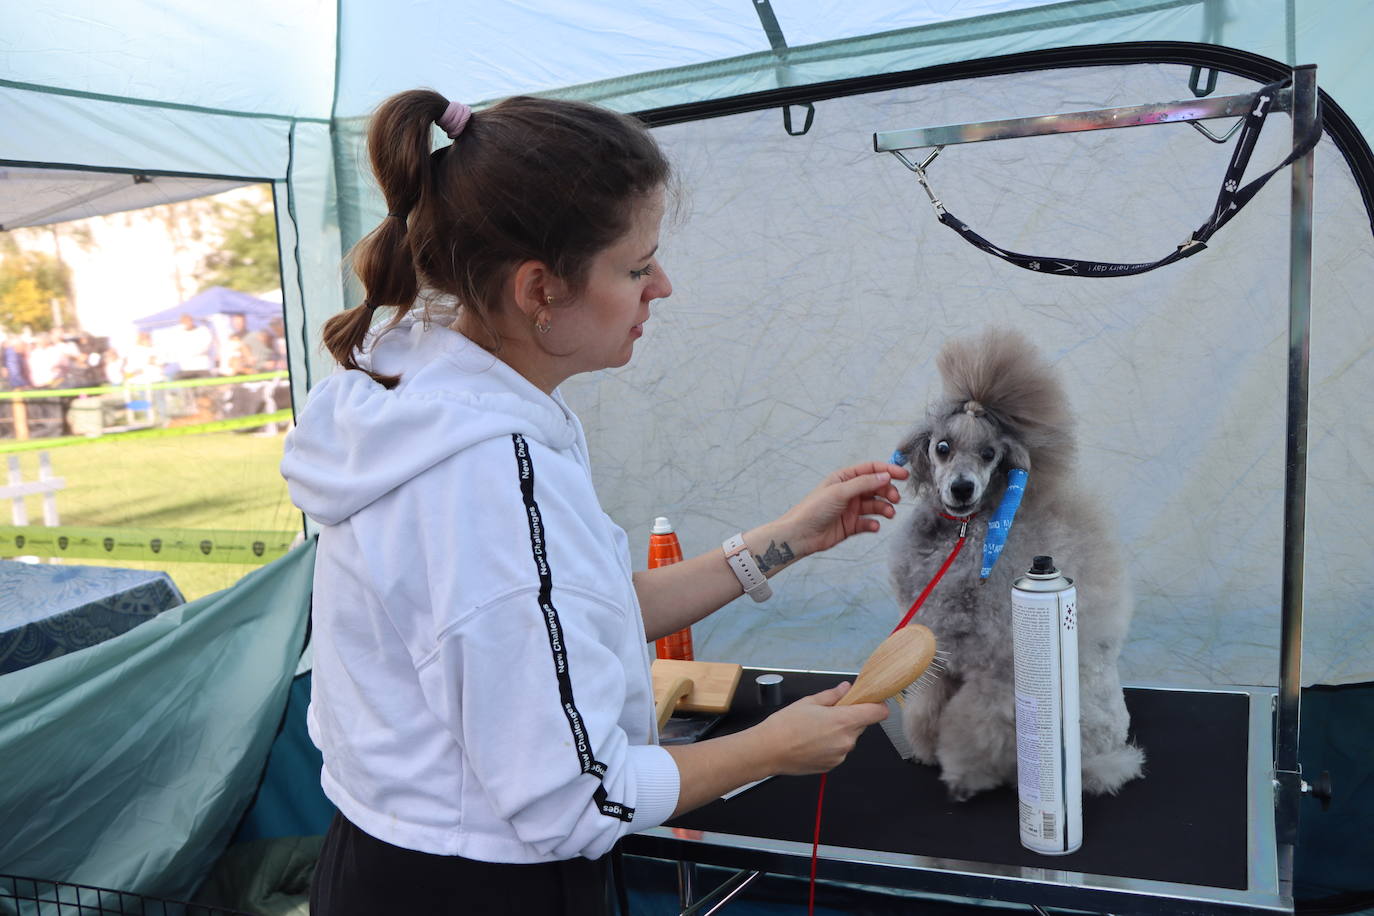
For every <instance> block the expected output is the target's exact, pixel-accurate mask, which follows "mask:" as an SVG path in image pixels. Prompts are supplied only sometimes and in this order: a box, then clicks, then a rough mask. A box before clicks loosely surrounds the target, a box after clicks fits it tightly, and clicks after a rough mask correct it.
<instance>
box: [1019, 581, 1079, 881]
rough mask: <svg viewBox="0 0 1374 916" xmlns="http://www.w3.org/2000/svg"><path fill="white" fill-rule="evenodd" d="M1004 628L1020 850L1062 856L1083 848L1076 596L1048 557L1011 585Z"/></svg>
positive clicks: (1070, 585)
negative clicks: (1011, 672) (1007, 629)
mask: <svg viewBox="0 0 1374 916" xmlns="http://www.w3.org/2000/svg"><path fill="white" fill-rule="evenodd" d="M1011 627H1012V635H1013V638H1014V640H1015V653H1016V655H1015V674H1016V782H1017V793H1018V796H1019V798H1020V802H1021V804H1020V809H1021V845H1022V846H1025V847H1026V848H1027V849H1029V850H1032V851H1033V852H1039V853H1044V854H1046V855H1065V854H1067V853H1070V852H1074V851H1075V850H1077V849H1078V847H1079V846H1081V845H1083V765H1082V749H1081V746H1080V734H1079V720H1078V591H1077V590H1076V589H1075V588H1074V587H1073V580H1072V579H1068V578H1065V577H1064V576H1062V575H1061V574H1060V573H1059V570H1057V569H1055V568H1054V560H1053V559H1051V558H1050V557H1036V558H1035V561H1034V563H1033V565H1032V566H1031V568H1030V570H1029V571H1028V572H1027V573H1026V574H1025V575H1024V576H1021V577H1020V578H1018V579H1017V580H1016V581H1015V582H1013V583H1012V587H1011Z"/></svg>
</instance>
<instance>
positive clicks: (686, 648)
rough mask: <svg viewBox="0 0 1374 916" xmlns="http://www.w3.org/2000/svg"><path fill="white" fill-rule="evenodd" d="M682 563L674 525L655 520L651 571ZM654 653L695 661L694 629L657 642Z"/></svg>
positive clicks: (680, 549) (665, 521) (651, 542)
mask: <svg viewBox="0 0 1374 916" xmlns="http://www.w3.org/2000/svg"><path fill="white" fill-rule="evenodd" d="M681 562H682V546H681V545H680V544H678V541H677V534H676V533H675V532H674V531H673V525H672V523H671V522H670V521H668V520H667V519H666V518H664V517H663V516H661V515H660V516H659V517H658V518H656V519H654V527H653V528H651V529H649V562H648V567H649V568H650V569H657V568H658V567H660V566H668V565H670V564H672V563H681ZM654 651H655V654H656V655H657V657H659V658H673V659H678V660H679V661H685V662H690V661H694V659H693V657H692V628H691V627H683V628H682V629H681V630H678V631H677V632H676V633H669V634H668V635H667V636H664V637H663V638H662V639H658V640H655V642H654Z"/></svg>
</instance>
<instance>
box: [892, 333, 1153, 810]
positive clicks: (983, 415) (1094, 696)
mask: <svg viewBox="0 0 1374 916" xmlns="http://www.w3.org/2000/svg"><path fill="white" fill-rule="evenodd" d="M937 363H938V366H939V369H940V375H941V377H942V378H943V380H944V396H943V398H942V399H941V400H940V401H939V402H938V403H937V404H936V405H935V406H934V408H932V409H931V411H930V413H929V415H928V417H927V418H926V420H925V422H924V423H922V424H921V425H920V426H918V427H917V428H916V429H915V430H914V431H913V432H912V433H911V434H910V435H909V436H908V437H907V438H906V440H905V441H903V442H902V444H901V446H900V447H899V448H898V451H899V452H901V453H902V455H904V456H905V457H906V459H907V460H908V462H909V464H910V468H911V482H910V486H911V489H912V491H913V492H914V495H915V497H916V498H915V500H913V502H914V504H915V505H914V508H912V510H911V515H910V517H909V518H908V519H906V520H905V522H904V525H903V527H902V529H901V530H900V532H899V533H898V535H897V536H896V537H895V538H894V544H893V553H892V559H891V576H892V584H893V587H894V589H895V591H896V594H897V596H898V598H899V599H900V600H901V601H903V602H904V603H905V604H906V605H909V604H910V603H911V602H912V601H913V600H914V599H915V597H916V596H917V595H919V594H920V593H921V591H922V590H923V589H924V588H925V587H926V585H927V584H928V583H929V582H930V581H931V580H932V578H934V576H935V574H936V572H937V571H938V570H939V568H940V566H941V564H942V563H944V561H945V558H946V557H947V556H948V555H949V553H950V551H951V549H952V548H953V546H954V544H955V543H956V541H957V539H958V536H959V528H960V523H959V522H958V521H953V520H951V519H950V518H948V517H947V516H956V517H959V518H963V517H968V516H972V518H971V520H970V522H969V526H968V540H967V541H966V543H965V546H964V548H963V551H962V553H961V555H960V556H959V557H958V558H957V559H956V561H955V562H954V563H953V564H952V565H951V567H950V569H949V571H948V572H947V573H946V574H945V576H944V578H943V579H942V580H941V581H940V583H939V585H937V586H936V587H935V590H934V592H933V593H932V594H931V595H930V597H929V598H928V599H927V600H926V603H925V605H924V606H923V607H922V608H921V610H920V611H919V612H918V613H917V615H916V617H915V618H914V620H915V621H917V622H919V623H923V624H925V625H926V626H927V627H929V628H930V629H931V630H933V631H934V632H935V637H936V640H937V643H938V645H939V648H940V652H941V655H942V656H947V657H948V661H947V663H946V667H947V669H948V670H947V672H946V673H945V675H944V676H943V677H942V678H940V679H938V680H936V681H934V682H933V683H932V684H930V685H929V686H928V687H926V688H925V689H924V690H923V691H920V692H918V693H916V694H915V696H914V697H912V698H911V699H909V700H908V701H907V702H906V703H905V705H904V709H903V714H902V725H903V728H904V729H905V731H906V734H907V736H908V738H909V739H910V740H911V744H912V746H913V747H914V748H915V751H916V753H915V760H916V761H917V762H919V763H926V764H935V765H938V766H939V767H940V779H941V780H942V781H943V782H944V783H945V785H946V786H947V787H948V789H949V793H950V796H951V797H952V798H954V799H956V800H960V801H962V800H963V799H966V798H968V797H970V796H971V795H973V794H975V793H977V792H981V791H982V790H984V789H991V788H993V787H995V786H1000V785H1004V784H1009V785H1015V784H1016V720H1015V702H1014V697H1013V684H1012V635H1011V583H1012V580H1013V579H1015V578H1016V577H1018V576H1020V575H1023V574H1024V573H1025V572H1026V570H1027V569H1029V568H1030V565H1031V560H1032V558H1033V557H1035V556H1036V555H1038V554H1048V555H1050V556H1052V557H1053V558H1054V561H1055V565H1056V566H1057V567H1058V568H1059V569H1061V570H1063V571H1064V574H1065V575H1067V576H1069V577H1070V578H1072V579H1074V580H1075V581H1074V584H1075V586H1076V587H1077V589H1078V603H1079V609H1080V611H1079V612H1080V614H1081V617H1080V620H1079V631H1078V652H1079V685H1080V695H1081V696H1080V703H1081V714H1082V739H1083V743H1082V751H1083V788H1084V791H1086V792H1090V793H1103V792H1111V793H1114V792H1116V791H1117V790H1118V789H1119V788H1121V786H1122V785H1123V784H1124V783H1125V782H1127V781H1128V780H1131V779H1134V778H1136V777H1137V776H1139V775H1140V774H1141V767H1142V765H1143V764H1144V761H1145V755H1144V754H1143V753H1142V752H1141V750H1140V748H1138V747H1136V746H1135V745H1134V744H1131V743H1130V742H1129V741H1128V740H1127V737H1126V733H1127V729H1128V727H1129V725H1130V717H1129V715H1128V714H1127V712H1126V704H1125V701H1124V699H1123V698H1122V693H1121V680H1120V676H1119V674H1118V672H1117V659H1118V657H1119V656H1120V654H1121V646H1122V643H1123V642H1124V641H1125V639H1126V631H1127V628H1128V627H1129V624H1130V619H1131V596H1130V592H1129V589H1128V583H1127V576H1126V570H1125V567H1124V566H1123V564H1122V558H1121V552H1120V548H1119V547H1118V545H1117V543H1116V539H1115V537H1114V536H1113V532H1112V526H1111V524H1109V520H1108V518H1107V517H1106V511H1105V507H1104V506H1103V505H1102V504H1101V503H1100V502H1099V501H1098V499H1097V498H1096V497H1095V496H1094V495H1093V494H1090V493H1087V492H1085V491H1084V490H1083V489H1082V487H1081V486H1080V485H1079V481H1078V480H1077V479H1076V478H1075V476H1074V474H1073V452H1074V446H1073V435H1072V421H1071V419H1070V415H1069V409H1068V403H1067V401H1066V399H1065V397H1064V392H1063V389H1062V388H1061V386H1060V384H1059V381H1058V379H1057V378H1056V377H1055V373H1054V372H1053V370H1052V369H1051V367H1050V365H1049V364H1048V363H1047V362H1046V361H1045V360H1044V359H1042V358H1041V357H1040V356H1039V354H1038V353H1037V352H1036V351H1035V349H1034V348H1033V347H1032V346H1031V345H1030V344H1029V342H1027V341H1026V340H1025V339H1024V338H1022V337H1020V336H1019V335H1016V334H1013V333H1008V332H1004V331H986V332H984V333H983V334H981V335H980V336H978V337H976V338H973V339H970V340H956V341H951V342H950V343H948V344H946V345H945V347H944V348H943V349H942V350H941V352H940V355H939V357H938V360H937ZM1016 467H1019V468H1023V469H1024V470H1026V471H1027V472H1028V474H1029V479H1028V480H1027V482H1026V487H1025V495H1024V498H1023V500H1022V503H1021V507H1020V510H1019V511H1018V513H1017V515H1016V520H1015V523H1014V524H1013V525H1012V528H1011V532H1010V534H1009V535H1008V537H1007V542H1006V548H1005V550H1004V551H1003V553H1002V556H1001V558H1000V559H999V560H998V561H997V564H996V565H995V566H994V567H993V570H992V574H991V575H990V576H989V577H988V578H987V579H986V580H980V579H979V571H980V567H981V554H982V547H983V539H984V537H985V535H986V534H987V526H988V520H989V517H990V516H991V513H992V511H993V510H994V509H995V508H996V507H997V505H998V503H999V502H1000V500H1001V498H1002V495H1003V493H1004V492H1005V490H1006V486H1007V471H1008V470H1010V469H1011V468H1016Z"/></svg>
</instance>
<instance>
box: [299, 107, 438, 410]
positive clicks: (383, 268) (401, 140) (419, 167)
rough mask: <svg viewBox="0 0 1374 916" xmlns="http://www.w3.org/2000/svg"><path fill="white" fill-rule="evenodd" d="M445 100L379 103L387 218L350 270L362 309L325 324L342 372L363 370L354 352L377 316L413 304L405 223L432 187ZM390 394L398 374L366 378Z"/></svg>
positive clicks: (376, 155)
mask: <svg viewBox="0 0 1374 916" xmlns="http://www.w3.org/2000/svg"><path fill="white" fill-rule="evenodd" d="M448 105H449V103H448V100H447V99H445V98H444V97H443V96H442V95H440V94H439V93H437V92H433V91H431V90H428V89H414V90H411V91H409V92H402V93H400V94H398V95H394V96H392V97H391V98H389V99H387V100H386V101H385V102H383V103H382V105H381V107H379V108H378V109H377V111H376V113H375V114H374V115H373V117H372V121H371V124H370V125H369V127H368V131H367V146H368V150H369V153H370V156H371V159H372V171H373V173H374V174H375V175H376V176H377V183H378V184H379V185H380V186H381V190H382V196H383V197H384V198H385V200H386V206H387V216H386V218H385V219H383V220H382V221H381V223H380V224H379V225H378V226H377V227H376V228H375V229H373V230H372V231H371V232H369V233H368V234H367V235H366V236H364V237H363V238H362V240H361V241H359V242H358V244H357V245H355V246H354V248H353V251H352V253H351V255H350V260H351V261H352V264H353V270H354V272H355V273H357V275H358V279H359V280H360V281H362V285H363V290H364V299H363V302H362V304H361V305H359V306H357V307H355V308H352V309H349V310H348V311H346V312H341V313H340V314H338V315H335V316H334V317H333V318H330V319H329V320H328V321H327V322H325V325H324V345H325V347H327V348H328V350H329V352H330V353H331V354H333V356H334V358H335V359H336V360H338V361H339V364H340V365H342V366H343V367H344V368H345V369H357V368H360V367H359V366H358V363H357V353H358V350H359V349H360V348H361V347H362V345H363V343H364V342H365V341H366V340H367V335H368V332H369V331H370V330H371V328H372V321H373V318H374V314H375V310H376V309H377V308H379V307H382V306H389V307H392V308H395V309H397V312H396V314H395V315H394V316H393V317H392V319H391V320H392V323H393V324H394V323H395V322H396V321H398V320H399V319H400V318H401V316H402V315H404V314H405V313H406V312H408V311H409V310H410V308H411V306H412V305H413V304H414V303H415V299H416V296H417V295H418V294H419V291H420V290H419V279H418V278H417V277H416V275H415V259H414V252H413V250H412V247H411V240H410V238H409V237H408V227H407V222H406V220H407V217H408V216H409V215H410V212H411V211H412V210H414V209H415V207H416V205H417V204H418V203H419V202H420V200H421V199H423V198H424V197H426V196H427V195H429V194H431V193H432V189H433V187H434V183H435V181H434V175H433V165H432V162H431V156H432V153H431V147H432V143H433V140H432V135H433V134H432V132H433V127H434V122H435V121H436V120H437V119H438V118H440V117H442V116H443V114H444V112H445V111H446V110H447V108H448ZM369 374H370V375H372V377H373V378H374V379H376V380H377V381H379V382H381V383H382V384H383V385H386V387H388V388H392V387H394V386H395V385H396V382H397V380H398V379H397V377H396V376H383V375H378V374H377V373H369Z"/></svg>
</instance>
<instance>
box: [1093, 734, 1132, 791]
mask: <svg viewBox="0 0 1374 916" xmlns="http://www.w3.org/2000/svg"><path fill="white" fill-rule="evenodd" d="M1144 768H1145V752H1144V751H1142V750H1141V749H1140V748H1138V747H1136V746H1135V745H1134V744H1123V745H1121V746H1120V747H1118V748H1113V749H1112V750H1110V751H1104V752H1102V753H1100V754H1093V755H1092V756H1090V757H1085V758H1084V760H1083V791H1084V792H1086V793H1088V794H1089V795H1115V794H1116V793H1117V791H1118V790H1119V789H1120V788H1121V787H1122V786H1124V785H1125V784H1126V783H1128V782H1130V781H1131V780H1132V779H1135V778H1137V777H1138V776H1140V774H1141V772H1142V771H1143V770H1144Z"/></svg>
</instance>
